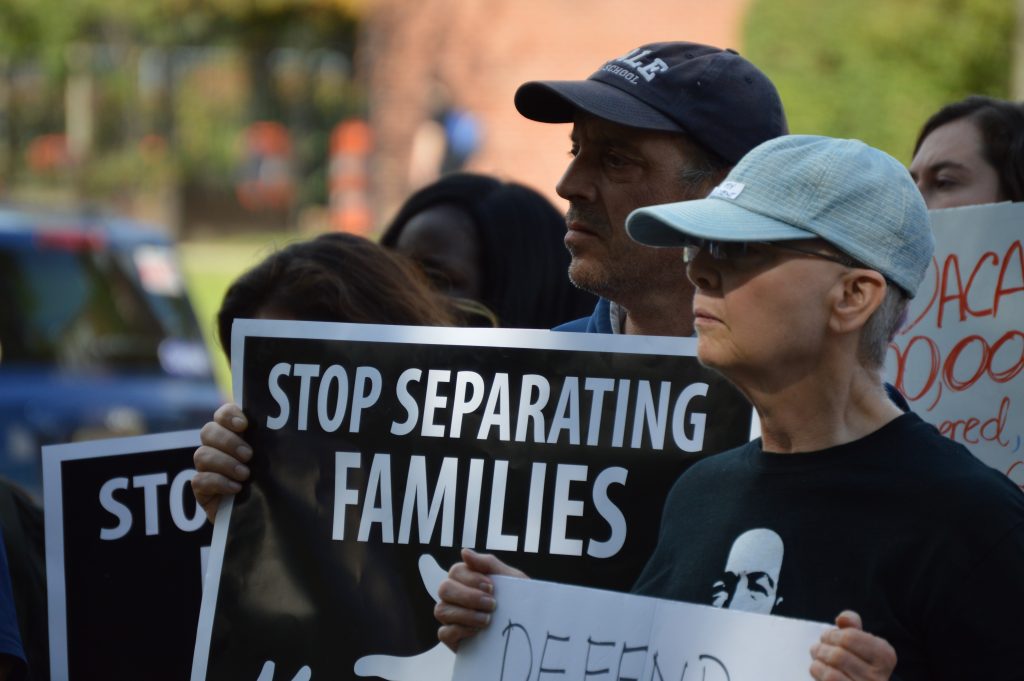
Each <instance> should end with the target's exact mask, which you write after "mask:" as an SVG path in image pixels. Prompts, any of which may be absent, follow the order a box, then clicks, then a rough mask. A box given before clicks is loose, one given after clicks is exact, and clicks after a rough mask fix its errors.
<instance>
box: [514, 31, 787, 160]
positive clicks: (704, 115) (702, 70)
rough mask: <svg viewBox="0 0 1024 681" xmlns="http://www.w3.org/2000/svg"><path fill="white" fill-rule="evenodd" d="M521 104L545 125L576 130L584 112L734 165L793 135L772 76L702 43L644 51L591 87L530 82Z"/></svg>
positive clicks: (619, 61) (595, 78) (606, 69)
mask: <svg viewBox="0 0 1024 681" xmlns="http://www.w3.org/2000/svg"><path fill="white" fill-rule="evenodd" d="M515 103H516V109H518V110H519V113H521V114H522V115H524V116H526V117H527V118H530V119H532V120H535V121H540V122H542V123H569V122H571V121H572V120H573V117H574V116H575V114H576V111H577V110H582V111H585V112H587V113H589V114H592V115H594V116H597V117H598V118H603V119H605V120H609V121H612V122H614V123H620V124H622V125H628V126H631V127H634V128H645V129H648V130H666V131H670V132H683V133H686V134H688V135H689V136H691V137H692V138H694V139H695V140H697V141H698V142H699V143H700V144H702V145H703V146H705V147H707V148H708V149H710V150H712V151H714V152H715V153H716V154H718V155H719V156H721V157H722V158H724V159H725V160H726V161H729V162H731V163H736V162H737V161H739V160H740V158H742V157H743V155H744V154H746V153H747V152H748V151H750V150H751V149H753V148H754V147H756V146H757V145H759V144H761V143H762V142H765V141H767V140H769V139H773V138H775V137H778V136H780V135H785V134H786V133H787V132H788V127H787V125H786V115H785V113H784V112H783V110H782V100H781V99H780V98H779V93H778V91H777V90H776V89H775V85H773V84H772V82H771V81H770V80H769V79H768V76H766V75H765V74H764V73H762V72H761V71H760V70H759V69H758V68H757V67H756V66H754V65H753V64H751V63H750V62H749V61H747V60H746V59H744V58H743V57H741V56H740V55H739V54H738V53H736V52H735V51H733V50H722V49H719V48H717V47H711V46H710V45H700V44H698V43H686V42H667V43H651V44H649V45H644V46H642V47H638V48H637V49H635V50H633V51H632V52H629V53H628V54H625V55H623V56H621V57H618V58H616V59H612V60H611V61H609V62H607V63H605V65H604V66H602V67H601V68H600V69H598V70H597V71H596V72H595V73H593V74H592V75H591V76H590V77H589V78H587V79H586V80H536V81H530V82H529V83H524V84H523V85H520V86H519V89H518V90H516V95H515Z"/></svg>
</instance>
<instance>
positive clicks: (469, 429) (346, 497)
mask: <svg viewBox="0 0 1024 681" xmlns="http://www.w3.org/2000/svg"><path fill="white" fill-rule="evenodd" d="M694 346H695V345H694V341H693V339H669V338H637V337H628V338H627V337H613V336H599V335H590V334H570V333H556V332H549V331H511V330H501V329H423V328H410V327H384V326H360V325H331V324H317V323H297V322H289V323H282V322H250V321H245V322H238V323H236V325H235V333H234V337H233V346H232V358H233V360H234V363H233V367H232V369H233V373H234V376H235V380H236V385H235V395H236V398H241V400H242V403H243V406H244V408H245V410H246V413H247V414H248V416H249V419H250V427H249V430H248V431H247V433H246V439H247V440H248V441H249V442H250V443H251V444H252V446H253V449H254V451H255V452H256V455H255V457H254V459H253V462H252V482H251V484H250V485H247V487H246V489H245V490H244V491H243V493H242V494H240V495H239V496H238V498H237V499H236V501H235V503H234V506H233V508H232V509H231V511H230V513H228V512H227V511H225V512H224V513H223V517H221V518H218V525H217V530H216V532H215V536H214V545H213V549H212V554H211V573H210V584H211V586H210V588H209V589H208V593H207V594H205V599H204V604H203V618H202V619H203V622H202V623H201V625H200V633H199V637H198V639H197V650H196V661H195V669H194V674H193V678H194V679H198V678H212V679H245V680H247V681H254V680H255V679H257V678H260V679H262V680H263V681H267V680H268V679H270V678H275V679H285V680H286V681H287V680H289V679H293V678H305V675H306V674H312V678H314V679H316V678H331V679H351V678H356V677H357V676H359V675H362V676H383V677H385V678H404V677H403V675H402V673H401V672H399V671H395V669H396V668H397V667H400V666H401V665H400V664H399V660H398V659H397V658H408V657H410V656H417V655H420V654H422V653H424V651H428V650H431V649H432V648H433V647H434V646H435V645H436V643H437V639H436V627H437V624H436V622H435V621H434V619H433V615H432V611H433V605H434V601H433V598H432V596H433V594H432V593H430V587H431V583H432V580H434V579H436V575H437V574H438V572H439V570H438V568H437V567H436V565H437V564H439V565H441V566H443V568H444V569H446V568H447V566H448V565H450V564H451V563H452V562H454V561H455V560H457V558H458V548H459V547H461V546H469V547H472V548H475V549H477V550H480V551H488V552H494V553H496V554H498V555H499V556H500V557H502V558H503V559H505V560H507V561H508V562H510V563H511V564H513V565H516V566H517V567H520V568H521V569H523V570H524V571H526V572H527V574H530V575H532V576H535V577H539V578H544V579H549V580H553V581H561V582H572V583H576V584H582V585H587V586H595V587H602V588H611V589H620V590H625V589H628V588H629V587H630V585H631V584H632V581H633V580H634V578H635V577H636V575H637V574H638V572H639V571H640V569H641V568H642V567H643V564H644V562H645V560H646V558H647V556H648V555H649V554H650V552H651V550H652V548H653V546H654V543H655V541H656V537H657V531H658V526H659V523H660V517H661V506H662V501H663V499H664V497H665V495H666V494H667V492H668V489H669V487H670V486H671V484H672V483H673V482H674V480H675V478H676V477H678V475H679V473H680V472H681V471H682V470H684V468H685V467H686V466H687V465H688V464H690V463H692V462H693V461H694V460H696V459H697V458H699V457H701V456H703V455H706V454H709V453H714V452H718V451H721V450H724V449H727V448H730V447H733V446H735V445H737V444H740V443H742V442H745V441H746V440H747V439H748V437H749V432H750V422H751V410H750V407H749V406H748V405H747V404H746V402H745V401H744V400H743V399H742V398H741V397H740V396H739V395H738V394H737V393H736V392H735V390H734V389H733V388H732V387H731V386H729V385H728V384H727V383H726V382H725V381H724V380H723V379H722V378H721V377H719V376H717V375H716V374H714V373H712V372H709V371H707V370H705V369H704V368H702V367H701V366H700V365H699V364H698V363H697V361H696V360H695V358H694V357H692V352H693V348H694ZM239 379H240V380H239ZM222 534H223V542H222ZM432 575H434V576H435V577H432ZM214 581H216V582H217V584H218V587H217V590H214V588H213V586H212V584H213V583H214ZM413 659H414V660H419V658H415V657H414V658H413ZM424 664H425V663H424ZM417 666H418V667H419V668H418V671H419V673H420V676H421V677H422V674H423V672H424V666H422V665H417ZM275 672H276V675H275ZM204 674H206V676H204Z"/></svg>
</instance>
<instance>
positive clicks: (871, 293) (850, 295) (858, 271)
mask: <svg viewBox="0 0 1024 681" xmlns="http://www.w3.org/2000/svg"><path fill="white" fill-rule="evenodd" d="M886 286H888V282H886V281H885V277H883V276H882V275H881V274H880V273H879V272H876V271H875V270H869V269H865V268H859V267H858V268H853V269H851V270H850V271H849V272H846V273H845V274H844V275H843V276H842V277H841V278H840V279H839V281H837V282H836V288H835V298H834V299H833V303H832V316H831V318H830V319H829V328H830V329H831V330H832V331H834V332H836V333H849V332H851V331H856V330H857V329H860V328H861V327H863V326H864V325H865V324H867V321H868V319H869V318H870V317H871V315H872V314H874V312H875V310H877V309H878V306H879V305H881V304H882V300H883V299H884V298H885V290H886Z"/></svg>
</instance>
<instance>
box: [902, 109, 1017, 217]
mask: <svg viewBox="0 0 1024 681" xmlns="http://www.w3.org/2000/svg"><path fill="white" fill-rule="evenodd" d="M910 175H911V177H913V178H914V182H916V183H917V187H918V189H919V190H920V191H921V195H922V196H924V200H925V203H926V204H927V205H928V208H930V209H934V208H953V207H955V206H971V205H975V204H980V203H997V202H999V201H1024V103H1021V102H1007V101H1004V100H1000V99H993V98H992V97H982V96H979V95H974V96H971V97H967V98H966V99H964V100H961V101H959V102H954V103H953V104H948V105H946V106H944V107H942V108H941V109H939V110H938V111H937V112H935V113H934V114H933V115H932V116H931V118H929V119H928V121H927V122H926V123H925V124H924V127H923V128H922V129H921V132H920V134H919V135H918V136H917V143H916V144H915V145H914V160H913V161H912V162H911V164H910Z"/></svg>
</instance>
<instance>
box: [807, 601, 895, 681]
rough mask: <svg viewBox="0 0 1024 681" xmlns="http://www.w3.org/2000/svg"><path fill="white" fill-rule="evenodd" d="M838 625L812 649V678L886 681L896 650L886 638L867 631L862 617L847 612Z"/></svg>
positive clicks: (842, 614)
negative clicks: (862, 622)
mask: <svg viewBox="0 0 1024 681" xmlns="http://www.w3.org/2000/svg"><path fill="white" fill-rule="evenodd" d="M836 625H837V626H838V627H839V628H838V629H829V630H828V631H826V632H825V633H823V634H822V635H821V640H820V641H819V642H818V643H815V644H814V645H813V646H811V658H812V662H811V676H813V677H814V678H815V679H817V680H818V681H827V680H828V679H835V678H848V679H851V681H874V680H876V679H877V680H879V681H884V680H885V679H888V678H889V677H890V676H891V675H892V672H893V669H895V668H896V651H895V650H893V647H892V646H891V645H889V642H888V641H886V640H885V639H882V638H879V637H877V636H873V635H872V634H869V633H868V632H866V631H864V628H863V625H862V624H861V620H860V615H858V614H857V613H855V612H853V611H852V610H844V611H843V612H841V613H840V614H839V616H838V617H836ZM837 674H838V675H839V676H838V677H837V676H836V675H837Z"/></svg>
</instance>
